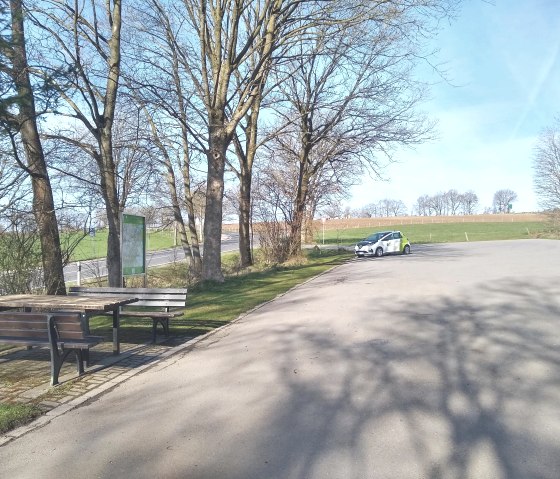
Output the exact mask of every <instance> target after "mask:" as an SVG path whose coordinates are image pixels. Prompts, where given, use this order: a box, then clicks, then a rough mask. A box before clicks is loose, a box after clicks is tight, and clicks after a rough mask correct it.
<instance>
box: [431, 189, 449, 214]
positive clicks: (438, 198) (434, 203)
mask: <svg viewBox="0 0 560 479" xmlns="http://www.w3.org/2000/svg"><path fill="white" fill-rule="evenodd" d="M446 208H447V202H446V200H445V195H444V193H437V194H435V195H433V196H430V212H431V213H433V214H434V215H436V216H442V215H444V214H445V213H446Z"/></svg>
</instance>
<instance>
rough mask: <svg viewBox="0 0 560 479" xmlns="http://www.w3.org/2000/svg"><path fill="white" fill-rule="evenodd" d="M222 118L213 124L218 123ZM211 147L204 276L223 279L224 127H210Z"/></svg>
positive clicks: (205, 225)
mask: <svg viewBox="0 0 560 479" xmlns="http://www.w3.org/2000/svg"><path fill="white" fill-rule="evenodd" d="M218 122H219V119H218V120H217V121H214V122H212V118H211V123H210V124H211V125H216V124H219V123H218ZM209 129H210V145H209V146H210V149H209V151H208V153H207V158H208V176H207V180H208V181H207V189H206V210H205V211H206V214H205V221H204V258H203V262H202V278H203V279H204V280H211V281H219V282H223V281H224V275H223V273H222V257H221V255H222V244H221V242H222V206H223V196H224V170H225V157H226V148H227V145H228V141H227V137H226V134H225V129H224V128H223V126H222V127H220V126H210V128H209Z"/></svg>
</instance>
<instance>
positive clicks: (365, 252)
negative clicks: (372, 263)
mask: <svg viewBox="0 0 560 479" xmlns="http://www.w3.org/2000/svg"><path fill="white" fill-rule="evenodd" d="M390 253H402V254H410V241H408V238H407V237H406V236H404V235H403V234H402V233H401V232H400V231H380V232H378V233H373V234H371V235H369V236H368V237H367V238H365V239H363V240H362V241H360V242H359V243H357V244H356V246H355V247H354V254H355V255H356V256H357V257H358V258H361V257H362V256H377V257H380V256H383V255H385V254H390Z"/></svg>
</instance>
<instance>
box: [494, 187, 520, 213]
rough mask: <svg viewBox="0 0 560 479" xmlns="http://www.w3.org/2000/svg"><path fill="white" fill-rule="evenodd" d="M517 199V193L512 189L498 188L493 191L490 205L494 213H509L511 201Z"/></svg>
mask: <svg viewBox="0 0 560 479" xmlns="http://www.w3.org/2000/svg"><path fill="white" fill-rule="evenodd" d="M516 199H517V193H516V192H515V191H512V190H508V189H504V190H498V191H496V193H494V200H493V202H492V207H493V209H494V212H496V213H509V211H510V210H511V207H510V205H511V203H512V202H513V201H515V200H516Z"/></svg>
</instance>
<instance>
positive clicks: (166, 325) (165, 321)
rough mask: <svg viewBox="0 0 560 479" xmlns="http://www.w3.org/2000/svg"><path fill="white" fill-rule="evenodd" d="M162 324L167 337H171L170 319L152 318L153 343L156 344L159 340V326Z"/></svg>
mask: <svg viewBox="0 0 560 479" xmlns="http://www.w3.org/2000/svg"><path fill="white" fill-rule="evenodd" d="M158 323H160V324H161V327H162V329H163V333H164V334H165V337H166V338H168V337H169V318H152V342H154V343H155V342H156V338H157V325H158Z"/></svg>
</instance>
